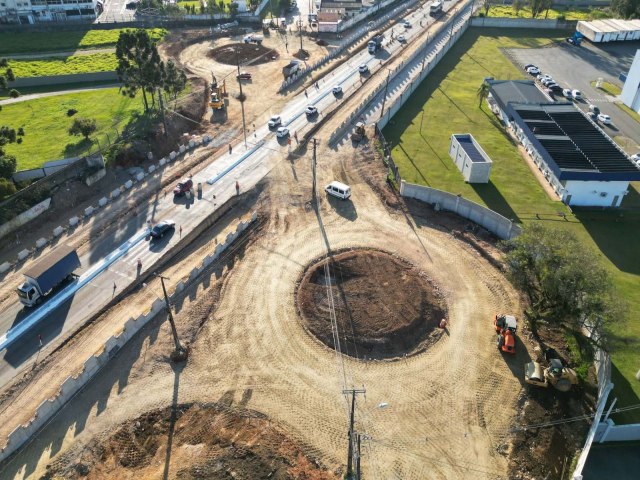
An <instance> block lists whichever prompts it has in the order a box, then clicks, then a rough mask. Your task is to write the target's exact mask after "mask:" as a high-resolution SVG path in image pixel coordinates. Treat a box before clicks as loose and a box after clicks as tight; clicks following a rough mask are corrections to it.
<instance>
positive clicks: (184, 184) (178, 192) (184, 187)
mask: <svg viewBox="0 0 640 480" xmlns="http://www.w3.org/2000/svg"><path fill="white" fill-rule="evenodd" d="M192 188H193V181H192V180H191V179H190V178H186V179H184V180H182V181H181V182H178V185H176V188H174V189H173V194H174V195H175V196H176V197H181V196H183V195H184V194H185V193H187V192H188V191H190V190H191V189H192Z"/></svg>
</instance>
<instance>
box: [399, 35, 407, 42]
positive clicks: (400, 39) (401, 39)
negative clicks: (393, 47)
mask: <svg viewBox="0 0 640 480" xmlns="http://www.w3.org/2000/svg"><path fill="white" fill-rule="evenodd" d="M398 41H399V42H400V43H404V42H406V41H407V39H406V38H404V35H398Z"/></svg>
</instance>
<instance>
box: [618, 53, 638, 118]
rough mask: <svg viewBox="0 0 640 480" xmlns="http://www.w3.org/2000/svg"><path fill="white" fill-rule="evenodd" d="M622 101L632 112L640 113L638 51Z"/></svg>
mask: <svg viewBox="0 0 640 480" xmlns="http://www.w3.org/2000/svg"><path fill="white" fill-rule="evenodd" d="M620 100H622V103H624V104H625V105H626V106H627V107H629V108H630V109H631V110H633V111H636V112H638V113H640V50H637V51H636V56H635V57H634V59H633V63H632V64H631V68H630V69H629V73H628V74H627V79H626V80H625V82H624V87H623V88H622V93H621V94H620Z"/></svg>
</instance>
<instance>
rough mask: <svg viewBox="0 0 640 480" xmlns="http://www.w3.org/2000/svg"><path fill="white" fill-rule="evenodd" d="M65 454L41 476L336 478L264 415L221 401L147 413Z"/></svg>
mask: <svg viewBox="0 0 640 480" xmlns="http://www.w3.org/2000/svg"><path fill="white" fill-rule="evenodd" d="M167 445H169V448H167ZM65 457H66V458H64V459H59V460H57V461H56V463H54V464H52V465H49V466H48V467H47V478H65V479H78V478H83V479H88V480H93V479H113V480H116V479H117V480H120V479H141V478H149V479H151V478H176V479H180V480H187V479H232V478H235V479H247V480H249V479H256V478H269V479H281V480H284V479H308V480H333V479H337V478H338V477H336V475H335V474H334V473H333V472H330V471H328V470H326V469H324V468H322V467H321V466H320V465H319V464H318V462H317V461H315V460H313V459H311V458H309V457H308V456H307V455H305V453H304V452H303V449H302V447H301V446H300V445H298V444H296V442H294V441H293V440H291V439H290V438H289V437H288V436H287V435H286V434H285V433H284V432H282V431H281V430H279V429H278V428H277V427H276V426H275V425H273V424H272V423H271V422H270V421H269V419H268V418H267V417H266V416H265V415H262V414H260V413H258V412H255V411H251V410H233V409H230V408H229V407H226V406H223V405H220V404H214V405H206V406H200V405H179V406H177V407H176V408H175V409H173V408H172V407H168V408H165V409H162V410H155V411H153V412H149V413H146V414H144V415H142V416H140V417H139V418H137V419H135V420H131V421H128V422H126V423H124V424H122V425H120V426H119V427H117V428H116V429H115V431H114V432H112V433H111V435H110V436H109V437H108V438H106V439H105V438H102V439H100V440H97V439H96V440H93V441H92V442H91V443H90V444H89V445H87V446H86V447H85V448H84V449H83V450H82V451H81V452H80V453H79V454H78V453H73V452H72V453H70V454H67V455H65Z"/></svg>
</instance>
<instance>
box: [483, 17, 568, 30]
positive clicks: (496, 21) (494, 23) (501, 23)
mask: <svg viewBox="0 0 640 480" xmlns="http://www.w3.org/2000/svg"><path fill="white" fill-rule="evenodd" d="M576 24H577V22H567V21H565V20H558V19H555V18H554V19H553V20H549V19H544V18H498V17H473V19H472V20H471V26H472V27H491V28H575V26H576Z"/></svg>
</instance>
